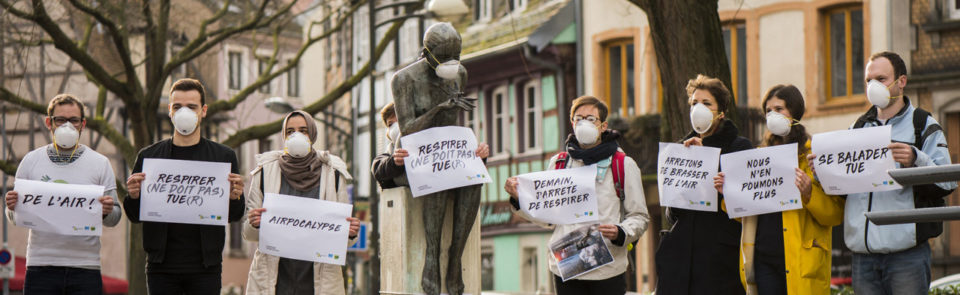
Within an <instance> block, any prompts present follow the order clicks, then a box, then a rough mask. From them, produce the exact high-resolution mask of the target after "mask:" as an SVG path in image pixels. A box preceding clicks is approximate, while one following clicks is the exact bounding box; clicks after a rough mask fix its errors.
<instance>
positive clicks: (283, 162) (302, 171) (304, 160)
mask: <svg viewBox="0 0 960 295" xmlns="http://www.w3.org/2000/svg"><path fill="white" fill-rule="evenodd" d="M294 116H302V117H303V119H304V121H307V136H308V137H310V145H311V146H313V143H314V142H317V123H316V121H314V119H313V116H311V115H310V114H308V113H307V112H304V111H293V112H290V113H289V114H287V116H286V117H284V118H283V127H282V128H281V129H280V134H284V132H285V131H286V130H287V121H289V120H290V118H291V117H294ZM284 139H286V136H284ZM323 164H324V163H323V160H322V159H321V157H318V156H317V151H316V150H314V149H313V148H311V149H310V153H309V154H307V155H306V156H303V157H301V158H296V157H294V156H291V155H290V154H287V153H284V154H283V156H282V157H281V158H280V172H281V174H282V175H283V177H284V178H286V179H287V182H288V183H290V185H291V186H293V188H295V189H297V190H298V191H306V190H309V189H311V188H313V187H316V186H317V185H319V184H320V171H321V168H322V167H323Z"/></svg>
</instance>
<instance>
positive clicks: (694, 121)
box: [690, 103, 714, 134]
mask: <svg viewBox="0 0 960 295" xmlns="http://www.w3.org/2000/svg"><path fill="white" fill-rule="evenodd" d="M713 118H714V116H713V111H711V110H710V108H707V106H705V105H703V104H702V103H697V104H695V105H693V106H692V107H690V124H691V125H693V130H694V131H696V132H697V133H699V134H704V133H706V132H707V131H708V130H710V126H713Z"/></svg>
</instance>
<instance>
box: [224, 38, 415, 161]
mask: <svg viewBox="0 0 960 295" xmlns="http://www.w3.org/2000/svg"><path fill="white" fill-rule="evenodd" d="M402 26H403V22H396V23H394V24H393V25H392V26H390V29H388V30H387V32H386V34H385V35H384V36H383V39H380V42H379V43H377V48H376V50H375V51H374V56H373V57H371V59H370V60H368V61H367V63H366V64H364V65H363V67H362V68H360V69H359V70H358V71H357V72H356V73H354V74H353V76H350V78H347V79H346V80H345V81H343V82H341V83H340V84H338V85H337V87H335V88H333V89H332V90H330V92H327V94H325V95H324V96H323V97H321V98H320V99H319V100H317V101H316V102H314V103H312V104H310V105H308V106H306V107H304V108H303V111H305V112H307V113H309V114H311V115H315V114H316V113H318V112H320V111H321V110H323V109H324V108H326V107H327V106H329V105H330V104H333V102H335V101H336V100H337V99H338V98H340V97H342V96H343V95H344V94H346V93H347V92H349V91H350V89H353V87H354V86H356V85H357V84H359V83H360V82H361V81H363V78H364V77H366V76H367V75H369V74H370V72H372V71H373V67H374V66H375V65H374V64H373V63H371V61H375V60H378V59H380V56H382V55H383V53H384V51H386V49H387V45H389V44H390V42H391V41H393V39H395V38H396V37H397V34H398V33H399V32H400V27H402ZM208 112H209V107H208ZM282 124H283V120H282V119H280V120H276V121H273V122H269V123H263V124H259V125H254V126H250V127H247V128H245V129H243V130H240V131H237V132H236V133H234V134H233V135H230V137H228V138H227V139H226V140H224V141H223V142H222V143H223V144H224V145H226V146H229V147H232V148H236V147H238V146H240V145H241V144H243V143H245V142H247V141H250V140H253V139H258V138H263V137H266V136H270V135H273V134H275V133H277V132H280V127H281V125H282Z"/></svg>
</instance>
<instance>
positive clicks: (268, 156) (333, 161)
mask: <svg viewBox="0 0 960 295" xmlns="http://www.w3.org/2000/svg"><path fill="white" fill-rule="evenodd" d="M281 132H282V135H283V138H284V148H283V150H281V151H270V152H266V153H263V154H260V155H257V157H256V158H257V168H255V169H254V170H253V172H252V173H251V178H252V180H251V182H250V191H249V193H248V194H247V208H248V209H249V212H248V214H247V221H248V222H247V223H245V224H244V226H243V237H244V238H245V239H247V240H249V241H258V240H259V234H260V233H259V230H260V216H261V215H262V214H263V212H264V211H266V209H264V208H262V205H263V195H264V193H278V194H284V195H291V196H298V197H304V198H318V199H321V200H327V201H334V202H341V203H350V199H349V196H348V195H347V189H346V181H347V180H348V179H350V178H351V176H350V174H349V173H348V172H347V165H346V164H345V163H344V162H343V160H341V159H340V158H339V157H337V156H334V155H331V154H330V153H329V152H327V151H318V150H315V149H314V148H313V143H314V142H316V139H317V124H316V122H315V121H314V119H313V117H312V116H310V114H307V113H306V112H303V111H294V112H291V113H290V114H287V116H286V117H285V118H284V119H283V129H282V130H281ZM348 220H349V221H350V234H349V237H350V243H353V241H354V239H355V238H356V236H357V231H358V230H359V228H360V222H359V220H357V219H356V218H348ZM246 290H247V294H269V295H272V294H284V295H287V294H293V295H299V294H344V293H345V292H344V284H343V272H342V270H341V266H339V265H332V264H325V263H316V262H310V261H302V260H296V259H288V258H282V257H277V256H273V255H268V254H264V253H261V252H260V250H257V252H256V253H255V254H254V258H253V262H252V264H251V265H250V273H249V275H248V277H247V288H246Z"/></svg>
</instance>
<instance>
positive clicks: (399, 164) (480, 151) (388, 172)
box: [370, 101, 490, 189]
mask: <svg viewBox="0 0 960 295" xmlns="http://www.w3.org/2000/svg"><path fill="white" fill-rule="evenodd" d="M380 118H383V126H384V127H387V128H388V130H387V134H386V136H387V142H388V145H387V152H386V153H382V154H379V155H377V157H376V158H374V159H373V165H372V167H371V168H370V170H372V171H373V178H374V179H376V180H377V183H379V184H380V188H381V189H389V188H395V187H399V186H407V185H408V183H407V180H406V178H405V176H404V174H405V173H404V167H403V163H404V158H406V157H407V156H409V155H410V153H408V152H407V150H405V149H403V148H398V147H397V146H398V144H399V140H400V136H401V134H400V125H399V124H398V123H397V112H396V110H395V109H394V106H393V102H392V101H391V102H388V103H387V105H385V106H383V108H381V109H380ZM489 155H490V146H488V145H487V144H486V143H482V142H481V143H480V144H479V145H478V146H477V156H478V157H480V158H481V159H483V161H484V162H486V160H487V156H489Z"/></svg>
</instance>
